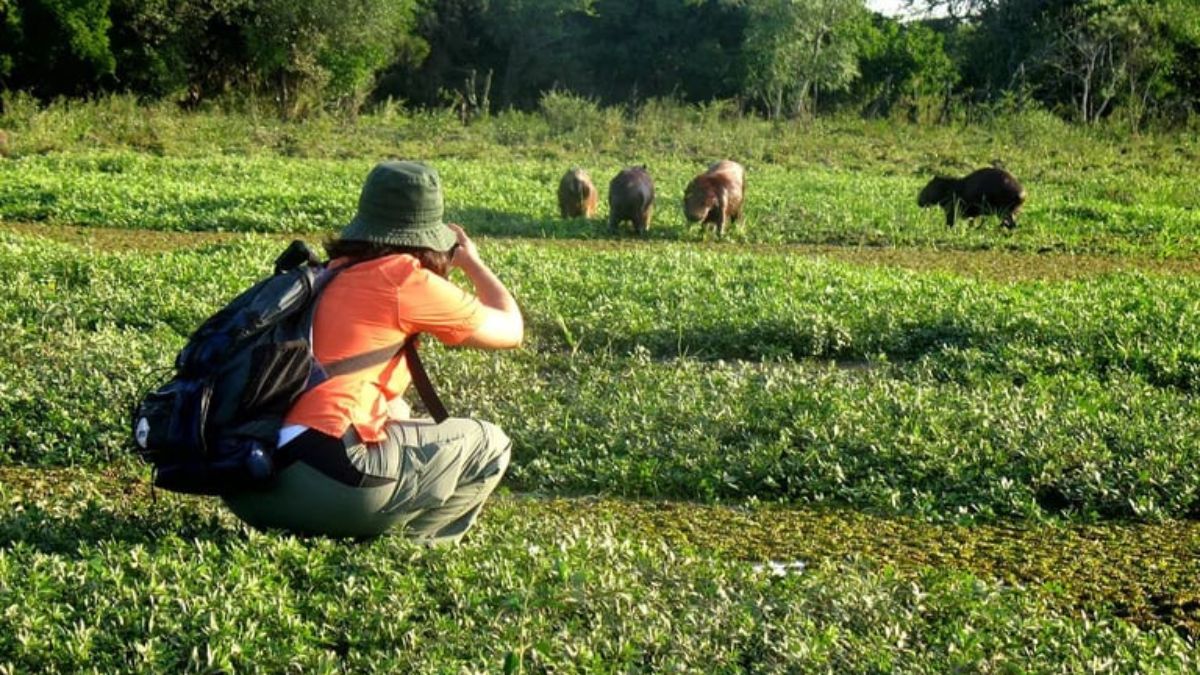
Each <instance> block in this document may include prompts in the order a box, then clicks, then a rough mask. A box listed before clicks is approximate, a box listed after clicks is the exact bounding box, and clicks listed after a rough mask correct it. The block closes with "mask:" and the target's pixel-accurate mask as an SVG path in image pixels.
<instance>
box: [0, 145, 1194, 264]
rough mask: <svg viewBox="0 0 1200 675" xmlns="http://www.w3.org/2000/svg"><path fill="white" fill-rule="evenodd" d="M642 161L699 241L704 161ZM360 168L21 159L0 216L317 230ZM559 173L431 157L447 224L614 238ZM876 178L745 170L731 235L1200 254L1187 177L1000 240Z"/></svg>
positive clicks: (1030, 212)
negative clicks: (566, 199)
mask: <svg viewBox="0 0 1200 675" xmlns="http://www.w3.org/2000/svg"><path fill="white" fill-rule="evenodd" d="M639 161H644V162H649V163H650V164H651V165H652V166H651V170H652V173H653V174H654V175H655V177H656V189H657V192H658V194H659V199H660V204H659V209H658V211H657V216H656V224H655V225H654V226H653V227H652V229H651V235H652V236H653V237H654V238H666V239H684V240H696V239H699V238H701V237H702V234H701V231H700V229H699V228H698V227H695V226H688V225H687V224H686V223H685V221H684V218H683V216H682V211H681V209H680V208H679V203H680V200H681V198H682V197H681V196H682V194H683V189H684V186H685V185H686V183H687V181H688V180H690V179H691V177H692V176H693V175H695V174H696V173H697V172H698V171H700V170H702V169H703V167H704V166H705V165H706V163H707V160H705V159H699V160H697V159H693V158H677V157H667V158H661V159H657V158H644V159H642V160H639ZM372 163H373V162H372V160H370V159H343V160H336V159H295V158H281V157H272V156H256V157H237V156H214V157H205V158H190V157H185V158H180V157H156V156H152V155H145V154H138V153H132V152H116V153H104V154H94V155H91V154H67V155H38V156H28V157H22V158H18V159H12V160H9V161H6V162H0V217H3V218H8V219H16V220H36V221H48V222H57V223H69V224H83V225H107V226H112V227H131V228H147V229H162V230H198V231H222V230H227V231H241V232H280V231H295V232H328V231H331V230H334V229H335V228H337V227H339V226H340V225H342V224H344V223H345V222H346V221H347V220H348V219H349V217H350V216H351V215H352V214H353V209H354V198H355V195H356V194H357V188H358V186H359V185H360V183H361V181H362V178H363V176H365V175H366V173H367V171H368V170H369V169H370V167H371V165H372ZM574 163H580V162H574ZM584 164H585V165H586V166H588V168H589V169H590V170H591V171H592V173H593V176H594V177H595V179H596V181H597V183H598V184H599V185H600V188H601V191H602V193H603V191H604V189H605V187H606V184H607V177H609V176H612V175H614V174H615V173H616V171H617V170H618V169H619V168H620V166H621V164H620V163H618V162H615V161H613V160H612V159H597V160H595V161H592V162H584ZM567 166H568V165H565V164H564V165H561V166H560V165H556V164H554V163H550V162H546V161H545V160H531V159H511V160H507V161H506V162H505V163H504V166H503V167H498V166H497V165H496V162H495V161H494V160H491V159H455V160H452V161H451V160H448V161H443V162H440V163H438V164H437V168H438V169H439V172H440V173H441V174H442V177H443V180H444V182H445V185H446V200H447V204H448V213H447V217H448V218H450V219H452V220H455V221H457V222H461V223H464V224H466V225H468V226H470V227H471V228H472V230H473V231H476V232H479V233H481V234H490V235H495V236H509V237H534V238H563V237H566V238H604V237H609V236H611V235H610V233H609V231H608V228H607V226H606V225H605V224H604V223H603V222H602V221H601V220H599V219H596V220H592V221H587V220H575V221H568V222H564V221H561V220H558V219H557V218H556V213H557V206H556V203H555V196H554V195H555V192H554V191H555V188H556V186H557V181H558V178H559V176H560V175H561V173H562V172H563V171H564V170H565V169H566V168H567ZM873 169H874V170H847V169H844V168H830V167H823V166H809V167H801V168H788V167H782V166H778V165H774V164H766V165H762V166H757V167H754V166H752V167H751V169H750V177H749V178H748V187H747V190H748V194H749V195H750V197H749V198H748V200H747V207H746V217H745V218H746V222H745V223H744V225H743V226H741V227H739V228H737V229H736V230H735V231H734V232H733V233H732V234H731V239H733V240H734V241H739V242H803V243H837V244H854V245H864V244H865V245H915V244H919V245H936V246H939V247H948V248H959V249H992V248H999V249H1018V250H1059V251H1072V252H1095V251H1099V252H1129V253H1144V254H1149V255H1154V256H1175V257H1180V256H1183V257H1186V256H1191V255H1193V254H1195V253H1196V252H1197V250H1200V240H1197V239H1196V235H1195V233H1196V232H1197V231H1198V230H1200V209H1198V208H1197V203H1196V198H1195V196H1194V194H1195V193H1194V191H1192V190H1191V189H1190V182H1188V181H1187V180H1186V177H1185V176H1178V177H1176V178H1165V179H1164V178H1161V177H1157V176H1151V175H1141V176H1139V175H1132V176H1121V177H1119V178H1118V177H1116V176H1097V175H1095V174H1090V173H1084V174H1082V176H1081V177H1079V178H1076V179H1075V181H1073V182H1070V183H1067V184H1061V185H1060V184H1057V183H1054V182H1052V181H1043V182H1038V183H1036V185H1037V186H1038V187H1037V189H1036V192H1035V193H1034V194H1035V196H1034V197H1032V198H1031V200H1030V203H1029V204H1028V206H1027V208H1026V211H1025V217H1024V218H1023V221H1022V226H1021V227H1019V228H1018V229H1017V230H1016V231H1014V232H1008V231H1004V230H1002V228H999V227H998V226H997V225H996V223H994V222H990V221H986V222H985V221H982V220H981V221H980V224H979V225H978V226H977V227H974V228H971V227H966V226H964V227H961V228H956V229H947V228H946V227H945V225H944V224H943V222H942V219H941V216H940V214H939V213H937V212H935V211H927V210H924V211H923V210H920V209H918V208H917V207H916V205H915V200H916V193H917V191H918V190H920V188H921V187H922V186H923V185H924V182H925V180H927V179H928V177H927V176H926V177H925V178H924V179H923V178H922V177H921V176H920V173H921V172H915V173H914V172H892V171H888V170H885V169H881V168H880V167H874V168H873ZM1176 180H1177V181H1179V184H1178V185H1175V184H1174V183H1173V181H1176ZM1118 186H1119V189H1121V190H1128V193H1124V194H1125V195H1126V196H1123V197H1119V198H1114V197H1113V196H1112V195H1111V194H1110V193H1111V192H1112V191H1113V190H1115V189H1118ZM1031 189H1032V188H1031ZM1114 199H1115V201H1114ZM604 212H605V210H604V209H601V213H602V214H603V213H604ZM993 220H994V219H993Z"/></svg>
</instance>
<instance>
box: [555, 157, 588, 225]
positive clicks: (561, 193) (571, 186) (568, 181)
mask: <svg viewBox="0 0 1200 675" xmlns="http://www.w3.org/2000/svg"><path fill="white" fill-rule="evenodd" d="M558 212H559V214H560V215H562V217H563V218H578V217H579V216H583V217H584V218H591V217H592V216H594V215H596V186H595V185H594V184H593V183H592V177H591V176H589V175H588V173H587V172H586V171H584V170H583V169H580V168H579V167H575V168H573V169H571V170H569V171H567V172H566V173H564V174H563V177H562V180H560V181H558Z"/></svg>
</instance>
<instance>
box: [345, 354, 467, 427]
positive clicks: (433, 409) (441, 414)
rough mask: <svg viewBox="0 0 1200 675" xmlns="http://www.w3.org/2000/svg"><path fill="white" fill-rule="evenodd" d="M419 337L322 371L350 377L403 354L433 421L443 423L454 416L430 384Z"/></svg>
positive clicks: (350, 358)
mask: <svg viewBox="0 0 1200 675" xmlns="http://www.w3.org/2000/svg"><path fill="white" fill-rule="evenodd" d="M417 337H418V335H417V334H414V335H410V336H408V337H407V338H406V339H405V340H404V341H403V342H400V343H399V344H394V345H388V346H386V347H380V348H379V349H374V350H371V351H369V352H366V353H364V354H358V355H357V356H350V357H347V358H344V359H342V360H340V361H335V362H333V363H331V364H329V365H327V366H322V370H324V371H325V375H326V376H327V377H334V376H337V375H346V374H348V373H353V372H356V371H359V370H362V369H364V368H370V367H371V366H376V365H379V364H381V363H386V362H388V361H390V360H392V359H393V358H395V357H396V356H398V355H400V354H401V353H403V354H404V357H405V358H406V359H408V372H409V373H411V374H412V381H413V386H414V387H416V388H417V393H418V394H420V396H421V402H422V403H424V404H425V409H426V410H428V411H429V414H430V415H432V416H433V420H434V421H435V422H441V421H443V420H445V419H446V418H448V417H450V414H449V413H448V412H447V411H446V406H445V404H443V403H442V398H441V397H440V396H438V393H437V389H435V388H434V386H433V382H432V381H430V379H429V373H427V372H426V371H425V364H424V363H422V362H421V357H420V356H419V355H418V354H417Z"/></svg>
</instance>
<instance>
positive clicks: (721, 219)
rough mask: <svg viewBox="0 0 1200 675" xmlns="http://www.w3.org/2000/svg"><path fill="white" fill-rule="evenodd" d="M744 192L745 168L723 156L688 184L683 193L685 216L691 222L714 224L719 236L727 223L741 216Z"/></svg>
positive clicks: (723, 231) (734, 221)
mask: <svg viewBox="0 0 1200 675" xmlns="http://www.w3.org/2000/svg"><path fill="white" fill-rule="evenodd" d="M745 191H746V169H745V167H743V166H742V165H741V164H738V163H737V162H734V161H730V160H728V159H723V160H721V161H719V162H717V163H716V164H713V165H712V166H710V167H708V171H705V172H704V173H702V174H700V175H699V176H696V177H695V178H693V179H692V182H690V183H688V186H687V189H686V190H684V193H683V215H684V216H685V217H686V218H687V219H688V222H690V223H712V224H713V225H714V226H716V230H717V236H718V237H720V236H721V235H723V234H724V233H725V225H726V224H727V223H731V222H733V223H736V222H737V221H738V220H739V219H740V218H741V217H742V201H743V199H744V197H745Z"/></svg>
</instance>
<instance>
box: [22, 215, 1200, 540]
mask: <svg viewBox="0 0 1200 675" xmlns="http://www.w3.org/2000/svg"><path fill="white" fill-rule="evenodd" d="M3 241H4V242H5V243H4V246H3V247H2V248H0V272H2V273H3V274H5V276H6V278H7V279H8V281H9V283H8V285H7V286H6V290H5V292H4V293H3V294H0V319H2V320H3V321H4V322H5V324H6V325H7V326H8V327H9V333H8V336H9V339H7V340H6V341H5V343H4V347H3V348H2V349H3V351H2V352H0V353H3V355H4V357H5V358H4V359H3V360H2V361H0V372H3V374H4V377H3V381H4V382H5V384H4V386H3V388H0V413H2V414H0V420H3V421H2V422H0V441H2V443H0V447H2V448H4V453H3V456H4V458H5V461H7V462H10V463H11V462H16V463H41V464H50V465H64V464H89V465H95V464H103V463H105V462H109V461H112V460H113V459H115V458H119V457H120V456H121V455H122V454H123V444H124V443H125V438H126V434H127V428H128V419H127V417H128V409H129V406H130V405H131V404H132V403H133V401H134V400H136V396H137V394H138V393H139V392H140V391H142V390H144V389H145V388H147V387H148V386H149V384H151V383H153V382H154V381H155V374H156V373H160V374H161V373H162V372H163V370H164V368H165V367H166V366H167V365H168V364H169V363H170V359H171V356H172V354H173V353H174V351H175V350H177V349H178V348H179V347H180V346H181V344H182V341H183V338H184V336H185V335H186V334H187V332H189V331H190V330H191V329H192V327H194V326H195V325H197V324H198V323H199V321H200V320H201V319H202V318H203V317H204V316H205V315H207V314H208V313H210V312H212V311H214V310H215V309H216V308H217V307H218V306H219V305H220V303H221V302H222V301H223V299H225V298H229V297H232V295H234V294H235V293H236V291H237V290H238V289H240V288H241V287H243V286H244V285H246V284H248V283H249V282H250V281H251V280H252V279H253V278H255V277H256V276H257V275H259V274H261V273H263V272H265V271H266V270H267V269H268V267H269V261H270V259H271V257H272V255H273V254H274V252H275V249H274V248H272V247H267V246H264V245H263V242H261V241H249V242H245V243H240V244H220V245H214V246H211V247H209V248H206V249H201V250H199V251H192V250H179V251H175V252H170V253H159V254H142V253H130V254H114V253H98V252H92V253H84V252H83V251H81V249H78V248H75V247H73V246H69V245H63V244H52V243H50V242H46V241H44V240H37V239H29V238H25V237H21V236H16V235H6V236H5V238H4V240H3ZM487 250H488V253H489V257H491V258H492V259H493V261H494V262H495V263H496V264H497V266H498V267H499V268H500V269H503V270H505V273H506V276H507V277H508V278H509V280H510V282H511V285H512V287H513V288H514V291H515V292H516V293H517V295H518V297H519V298H521V302H522V303H524V304H525V306H526V307H527V314H528V332H529V337H528V343H527V346H526V348H525V349H524V350H523V351H522V352H520V353H517V354H488V353H479V352H469V351H453V352H451V351H447V350H444V349H438V348H437V347H436V346H435V345H431V346H430V348H429V349H427V350H426V351H427V354H428V357H429V361H430V364H431V368H432V369H433V372H434V374H435V377H436V379H437V380H438V383H439V385H440V387H441V389H442V390H443V393H444V395H445V396H446V398H447V399H448V400H449V401H450V403H451V405H452V407H453V409H454V410H456V411H459V412H460V413H462V414H467V413H470V414H478V415H481V416H483V417H486V418H489V419H495V420H500V421H502V423H503V424H504V426H505V428H506V429H507V430H508V431H509V433H510V435H512V437H513V438H514V440H515V442H516V448H517V451H516V452H517V459H518V461H517V462H516V464H515V466H514V468H513V470H512V473H511V480H512V482H513V484H514V485H515V486H517V487H520V488H522V489H540V490H547V491H555V492H561V493H569V494H578V493H587V492H593V491H602V492H608V493H614V494H624V495H636V496H642V497H682V498H688V499H701V500H710V501H711V500H718V499H744V498H747V497H758V498H763V499H786V500H794V501H800V502H826V501H832V502H836V503H842V504H849V505H854V506H859V507H864V508H870V509H873V510H879V511H885V512H900V513H910V514H916V515H919V516H921V517H925V518H930V519H935V520H941V519H979V520H992V519H995V518H998V517H1005V516H1018V517H1029V518H1035V519H1037V518H1043V517H1048V516H1050V517H1053V516H1058V515H1067V516H1071V517H1082V518H1086V519H1103V518H1112V517H1138V518H1146V519H1157V518H1164V517H1180V516H1187V515H1194V514H1196V513H1197V512H1198V511H1197V510H1198V509H1200V476H1198V475H1197V474H1196V473H1195V471H1194V467H1195V466H1196V465H1197V464H1198V463H1200V442H1198V441H1197V439H1200V433H1198V432H1200V426H1198V425H1200V415H1197V412H1200V408H1198V405H1200V404H1198V402H1197V400H1196V398H1195V395H1194V394H1195V386H1196V384H1197V379H1196V377H1197V364H1198V363H1200V358H1198V356H1197V354H1198V353H1200V350H1198V349H1197V343H1196V341H1195V338H1194V336H1195V334H1196V326H1195V322H1196V321H1197V317H1198V316H1200V312H1197V311H1196V310H1195V307H1196V302H1197V298H1198V297H1200V293H1197V284H1198V283H1200V280H1197V279H1196V278H1194V277H1184V278H1178V279H1172V278H1167V277H1153V276H1142V275H1114V276H1101V277H1097V278H1093V279H1090V280H1088V281H1073V282H1056V283H1045V282H1029V283H1014V284H998V283H992V282H986V281H981V280H973V279H968V278H963V277H958V276H954V275H949V274H941V273H936V274H933V273H923V274H922V273H912V272H905V271H900V270H894V269H863V268H856V267H852V266H848V265H843V264H835V263H830V262H827V261H823V260H820V259H808V258H800V257H790V256H780V255H774V256H766V255H762V254H738V253H734V252H725V251H705V252H699V251H692V250H689V249H687V248H685V247H667V248H664V247H657V248H654V249H648V250H643V249H629V250H611V251H595V250H590V249H583V250H577V249H571V248H545V247H539V246H531V245H528V244H521V243H516V244H512V243H510V244H502V243H498V242H493V243H492V244H490V245H489V246H488V248H487ZM649 269H653V270H654V273H653V274H649V273H646V272H645V270H649ZM751 280H753V281H751ZM830 360H834V361H835V363H836V362H837V360H840V363H841V364H842V365H841V366H840V367H839V366H837V365H831V364H829V361H830ZM160 376H161V375H160ZM497 392H502V395H498V394H497Z"/></svg>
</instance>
